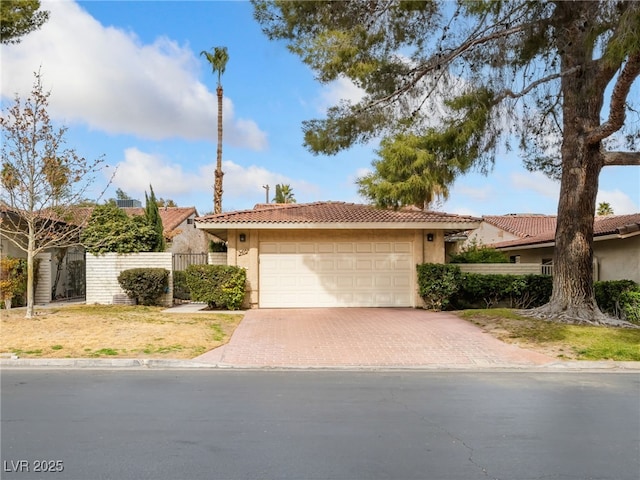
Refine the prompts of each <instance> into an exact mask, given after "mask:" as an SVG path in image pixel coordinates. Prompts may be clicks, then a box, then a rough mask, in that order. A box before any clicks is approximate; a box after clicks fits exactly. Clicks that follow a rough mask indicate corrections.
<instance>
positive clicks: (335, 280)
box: [259, 242, 415, 308]
mask: <svg viewBox="0 0 640 480" xmlns="http://www.w3.org/2000/svg"><path fill="white" fill-rule="evenodd" d="M259 262H260V269H259V283H260V287H259V291H260V295H259V296H260V299H259V302H260V306H261V307H263V308H278V307H331V306H341V307H362V306H365V307H366V306H370V307H385V306H389V307H394V306H397V307H399V306H412V305H413V284H414V283H413V282H414V280H413V278H414V276H415V272H414V267H413V263H414V262H413V258H412V255H411V243H410V242H399V243H394V242H316V243H313V242H299V243H295V242H282V243H277V242H264V243H261V244H260V257H259Z"/></svg>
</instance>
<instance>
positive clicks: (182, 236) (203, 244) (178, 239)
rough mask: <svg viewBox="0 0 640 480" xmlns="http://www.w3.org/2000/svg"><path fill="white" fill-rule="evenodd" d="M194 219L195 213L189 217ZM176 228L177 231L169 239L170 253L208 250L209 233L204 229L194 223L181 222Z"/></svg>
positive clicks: (203, 251)
mask: <svg viewBox="0 0 640 480" xmlns="http://www.w3.org/2000/svg"><path fill="white" fill-rule="evenodd" d="M189 218H190V219H194V218H195V215H192V216H191V217H189ZM176 230H179V231H180V233H178V234H177V235H176V236H175V237H173V239H172V240H171V243H170V245H169V246H168V247H169V248H168V249H167V250H168V251H170V252H171V253H205V252H207V251H208V250H209V235H208V234H207V232H205V231H204V230H201V229H199V228H195V224H194V223H191V224H189V223H187V220H185V221H184V222H182V223H181V224H180V225H179V226H178V227H177V228H176Z"/></svg>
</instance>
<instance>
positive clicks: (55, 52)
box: [1, 1, 267, 150]
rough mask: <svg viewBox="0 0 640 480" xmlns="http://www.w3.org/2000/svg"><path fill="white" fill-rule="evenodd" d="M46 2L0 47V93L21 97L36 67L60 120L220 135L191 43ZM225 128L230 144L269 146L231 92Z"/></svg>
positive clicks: (154, 133) (115, 128)
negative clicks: (36, 22) (241, 114)
mask: <svg viewBox="0 0 640 480" xmlns="http://www.w3.org/2000/svg"><path fill="white" fill-rule="evenodd" d="M43 8H45V9H46V10H49V11H50V12H51V13H50V19H49V21H48V22H47V23H45V25H44V26H43V27H42V28H41V29H40V30H38V31H36V32H33V33H31V34H30V35H28V36H26V37H24V38H23V40H22V42H21V43H20V44H18V45H3V47H2V84H1V89H2V90H1V92H2V96H3V97H5V98H9V99H12V98H13V97H14V95H15V94H16V93H17V94H19V95H20V96H21V97H24V96H26V95H27V94H28V93H29V91H30V89H31V86H32V85H33V80H34V79H33V72H34V71H37V70H38V69H41V72H42V75H43V79H44V85H45V89H46V90H51V97H50V112H49V113H50V114H52V116H53V117H54V118H55V119H59V120H61V121H63V122H64V123H67V122H77V123H81V124H86V125H87V126H88V127H89V128H91V129H95V130H101V131H105V132H107V133H112V134H132V135H135V136H139V137H143V138H150V139H154V140H159V139H165V138H184V139H211V140H215V139H216V138H217V137H216V132H217V129H216V121H217V99H216V96H215V94H214V93H212V92H210V91H209V90H208V89H207V87H206V86H205V85H204V84H203V83H201V82H200V81H199V80H198V79H197V75H198V74H199V69H200V62H199V60H198V59H197V58H196V57H195V56H194V54H193V52H192V51H191V50H190V49H189V48H188V47H186V46H181V45H178V44H177V43H176V42H174V41H173V40H171V39H169V38H166V37H159V38H157V39H156V40H155V41H154V42H153V43H152V44H143V43H142V42H141V41H140V40H139V38H137V37H136V35H135V34H134V33H131V32H125V31H123V30H121V29H117V28H114V27H105V26H103V25H101V24H100V23H99V22H97V21H96V20H95V19H94V18H93V17H91V16H90V15H89V14H88V13H87V12H86V11H84V10H83V9H82V8H81V7H80V6H79V5H77V4H76V3H74V2H70V1H64V2H43ZM224 135H225V142H226V143H229V144H230V145H234V146H240V147H244V148H250V149H254V150H261V149H264V148H266V145H267V139H266V135H265V133H264V132H262V131H261V130H260V129H259V128H258V126H257V125H256V123H255V122H253V121H252V120H248V119H240V118H235V116H234V110H233V102H232V101H231V100H230V99H229V98H225V99H224Z"/></svg>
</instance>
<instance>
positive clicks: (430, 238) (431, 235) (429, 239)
mask: <svg viewBox="0 0 640 480" xmlns="http://www.w3.org/2000/svg"><path fill="white" fill-rule="evenodd" d="M427 242H433V233H427Z"/></svg>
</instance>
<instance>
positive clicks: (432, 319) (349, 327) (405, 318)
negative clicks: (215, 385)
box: [194, 308, 555, 368]
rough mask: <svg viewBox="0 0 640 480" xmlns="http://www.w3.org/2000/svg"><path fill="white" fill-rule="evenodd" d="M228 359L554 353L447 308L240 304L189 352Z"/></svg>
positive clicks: (330, 363)
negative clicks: (213, 345)
mask: <svg viewBox="0 0 640 480" xmlns="http://www.w3.org/2000/svg"><path fill="white" fill-rule="evenodd" d="M194 360H196V361H199V362H206V363H215V364H218V365H220V366H233V367H247V368H249V367H259V368H264V367H375V366H379V367H451V368H473V367H514V366H515V367H517V366H523V367H524V366H536V365H542V364H546V363H552V362H554V361H555V359H553V358H552V357H548V356H545V355H542V354H539V353H536V352H532V351H529V350H524V349H521V348H518V347H516V346H514V345H508V344H505V343H503V342H500V341H499V340H496V339H495V338H493V337H492V336H491V335H489V334H487V333H484V332H483V331H482V330H480V329H479V328H478V327H475V326H474V325H472V324H470V323H468V322H466V321H464V320H461V319H459V318H458V317H456V316H454V315H452V314H448V313H434V312H427V311H424V310H416V309H410V308H310V309H260V310H250V311H247V313H246V315H245V317H244V319H243V320H242V322H241V323H240V325H239V326H238V328H237V329H236V331H235V333H234V334H233V336H232V338H231V341H230V342H229V343H228V344H227V345H225V346H223V347H220V348H217V349H215V350H212V351H211V352H207V353H205V354H204V355H201V356H200V357H198V358H196V359H194Z"/></svg>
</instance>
